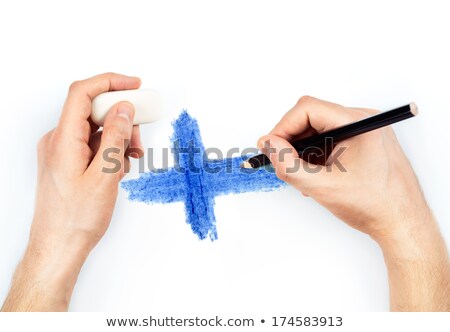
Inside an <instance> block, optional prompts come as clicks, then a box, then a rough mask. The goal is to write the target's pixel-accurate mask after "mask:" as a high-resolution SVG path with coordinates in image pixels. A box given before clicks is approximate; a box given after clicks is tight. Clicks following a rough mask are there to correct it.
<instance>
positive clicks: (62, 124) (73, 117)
mask: <svg viewBox="0 0 450 332" xmlns="http://www.w3.org/2000/svg"><path fill="white" fill-rule="evenodd" d="M140 84H141V81H140V79H139V78H137V77H130V76H125V75H120V74H115V73H106V74H101V75H97V76H94V77H91V78H89V79H86V80H82V81H76V82H74V83H72V85H71V86H70V88H69V93H68V95H67V98H66V101H65V103H64V108H63V112H62V114H61V118H60V121H59V124H58V127H59V128H61V130H62V132H63V133H64V134H65V135H67V136H71V137H73V136H75V138H77V139H82V140H83V141H84V142H85V143H88V141H89V135H90V132H91V126H90V125H89V123H88V121H87V120H88V118H89V117H90V115H91V110H92V108H91V106H92V99H94V98H95V97H96V96H98V95H99V94H100V93H103V92H108V91H115V90H129V89H137V88H139V86H140Z"/></svg>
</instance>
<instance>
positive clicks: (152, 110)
mask: <svg viewBox="0 0 450 332" xmlns="http://www.w3.org/2000/svg"><path fill="white" fill-rule="evenodd" d="M121 101H128V102H130V103H131V104H133V106H134V122H133V124H135V125H137V124H143V123H150V122H155V121H157V120H159V119H160V118H161V116H162V112H163V102H162V98H161V96H160V95H159V94H158V93H157V92H156V91H154V90H146V89H138V90H122V91H111V92H105V93H102V94H99V95H98V96H97V97H95V98H94V99H93V100H92V113H91V118H92V121H94V123H96V124H97V125H99V126H103V122H104V121H105V117H106V114H107V113H108V111H109V110H110V109H111V107H112V106H114V105H115V104H117V103H118V102H121Z"/></svg>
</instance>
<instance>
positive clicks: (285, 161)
mask: <svg viewBox="0 0 450 332" xmlns="http://www.w3.org/2000/svg"><path fill="white" fill-rule="evenodd" d="M375 113H377V111H375V110H371V109H361V108H359V109H357V108H346V107H343V106H341V105H337V104H333V103H329V102H325V101H322V100H319V99H316V98H312V97H302V98H301V99H300V100H299V101H298V103H297V104H296V105H295V106H294V107H293V108H292V109H291V110H290V111H289V112H288V113H287V114H286V115H285V116H284V117H283V118H282V119H281V120H280V122H279V123H278V124H277V125H276V126H275V128H274V129H273V130H272V131H271V132H270V133H269V134H268V135H266V136H263V137H261V138H260V139H259V141H258V147H259V148H260V149H261V150H262V151H263V152H265V153H266V154H267V155H268V157H269V158H270V160H271V162H272V164H273V166H274V167H275V169H276V174H277V176H278V177H279V178H280V179H282V180H284V181H286V182H288V183H290V184H291V185H292V186H294V187H295V188H297V189H298V190H299V191H301V192H302V193H303V194H304V195H305V196H310V197H312V198H314V199H315V200H316V201H318V202H319V203H320V204H322V205H323V206H324V207H326V208H327V209H328V210H330V211H331V212H332V213H333V214H334V215H336V216H337V217H338V218H340V219H342V220H343V221H344V222H346V223H347V224H349V225H350V226H351V227H353V228H356V229H358V230H360V231H362V232H364V233H366V234H368V235H370V236H371V237H372V238H373V239H374V240H375V241H377V242H378V243H379V244H380V246H381V248H382V250H383V253H384V256H385V261H386V264H387V267H388V273H389V284H390V293H391V308H392V309H393V310H430V311H431V310H438V311H440V310H450V267H449V266H450V265H449V260H448V255H447V249H446V247H445V244H444V241H443V239H442V237H441V235H440V233H439V229H438V226H437V224H436V222H435V220H434V217H433V215H432V213H431V211H430V209H429V207H428V205H427V203H426V201H425V198H424V196H423V194H422V191H421V189H420V186H419V183H418V181H417V178H416V176H415V174H414V171H413V170H412V168H411V165H410V163H409V161H408V159H407V158H406V156H405V154H404V153H403V151H402V149H401V147H400V145H399V144H398V141H397V139H396V137H395V135H394V132H393V131H392V129H391V128H390V127H387V128H382V129H378V130H376V131H372V132H369V133H366V134H364V135H360V136H357V137H354V138H351V139H348V140H346V141H343V142H340V143H339V144H337V145H336V147H335V148H334V150H333V152H332V153H331V155H330V156H329V157H328V158H327V159H326V161H324V163H323V164H319V165H316V164H311V163H309V162H308V160H303V159H301V158H299V155H298V153H297V152H296V151H295V150H294V149H293V148H292V145H291V144H290V143H289V141H291V140H294V139H298V138H300V137H304V136H309V135H311V134H314V133H320V132H323V131H326V130H330V129H333V128H336V127H338V126H341V125H345V124H348V123H350V122H354V121H357V120H360V119H362V118H365V117H368V116H370V115H372V114H375Z"/></svg>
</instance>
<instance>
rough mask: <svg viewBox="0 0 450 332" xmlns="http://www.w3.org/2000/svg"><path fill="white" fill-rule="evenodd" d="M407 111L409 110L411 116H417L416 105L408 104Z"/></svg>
mask: <svg viewBox="0 0 450 332" xmlns="http://www.w3.org/2000/svg"><path fill="white" fill-rule="evenodd" d="M409 109H410V110H411V113H412V115H417V114H419V109H418V108H417V105H416V104H415V103H410V104H409Z"/></svg>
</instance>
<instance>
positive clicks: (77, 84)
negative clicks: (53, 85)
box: [69, 81, 82, 92]
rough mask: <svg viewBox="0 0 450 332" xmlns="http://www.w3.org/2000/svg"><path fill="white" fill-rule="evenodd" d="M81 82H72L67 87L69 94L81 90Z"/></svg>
mask: <svg viewBox="0 0 450 332" xmlns="http://www.w3.org/2000/svg"><path fill="white" fill-rule="evenodd" d="M81 85H82V82H81V81H74V82H72V84H70V86H69V92H73V91H77V90H79V89H80V88H81Z"/></svg>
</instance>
